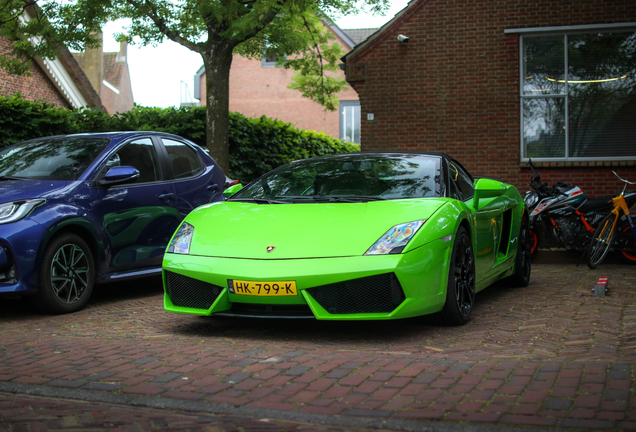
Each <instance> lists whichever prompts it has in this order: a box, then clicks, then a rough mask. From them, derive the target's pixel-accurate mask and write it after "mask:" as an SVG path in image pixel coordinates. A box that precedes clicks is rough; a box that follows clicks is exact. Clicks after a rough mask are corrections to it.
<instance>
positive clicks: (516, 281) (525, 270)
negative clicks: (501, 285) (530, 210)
mask: <svg viewBox="0 0 636 432" xmlns="http://www.w3.org/2000/svg"><path fill="white" fill-rule="evenodd" d="M533 234H534V233H533V232H532V231H530V228H529V227H528V219H527V218H526V217H524V218H523V219H521V227H520V228H519V246H517V257H516V259H515V274H514V275H512V276H510V277H509V281H510V283H511V284H512V285H513V286H516V287H520V288H523V287H527V286H528V284H529V283H530V273H531V271H532V245H533V241H532V235H533ZM534 238H535V240H536V236H535V237H534ZM535 245H536V243H535Z"/></svg>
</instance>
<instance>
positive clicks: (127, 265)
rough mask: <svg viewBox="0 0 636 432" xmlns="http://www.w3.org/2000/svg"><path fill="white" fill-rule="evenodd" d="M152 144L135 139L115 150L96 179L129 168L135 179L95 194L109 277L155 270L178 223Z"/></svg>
mask: <svg viewBox="0 0 636 432" xmlns="http://www.w3.org/2000/svg"><path fill="white" fill-rule="evenodd" d="M158 154H159V152H158V149H157V146H156V144H155V143H153V140H152V139H151V138H138V139H135V140H133V141H132V142H129V143H126V144H124V145H123V146H121V147H119V148H118V149H116V151H115V152H114V153H113V154H111V155H110V156H109V157H108V160H107V162H106V164H105V166H104V167H103V168H102V169H101V171H100V173H99V174H98V178H99V177H100V176H103V175H104V174H105V173H106V172H107V171H108V169H110V168H111V167H113V166H132V167H134V168H136V169H137V170H139V177H138V178H136V179H133V180H132V181H130V182H127V183H125V184H117V185H114V186H111V187H108V188H103V189H100V193H101V200H100V201H99V202H98V203H97V204H96V206H99V211H100V213H101V215H102V217H103V226H104V230H105V232H106V238H107V239H108V242H109V244H108V245H105V246H106V247H105V250H106V259H107V261H108V267H109V268H108V271H109V272H120V271H130V270H136V269H143V268H148V267H160V266H161V261H162V258H163V254H164V251H165V248H166V246H167V244H168V241H170V238H171V237H172V234H173V233H174V231H175V230H176V228H177V226H178V225H179V223H180V222H181V220H182V216H181V214H180V212H179V211H178V210H177V207H176V195H175V191H174V188H173V185H172V183H171V182H170V181H169V180H167V179H166V177H167V176H166V175H165V173H164V172H163V171H162V169H161V163H160V161H159V158H158Z"/></svg>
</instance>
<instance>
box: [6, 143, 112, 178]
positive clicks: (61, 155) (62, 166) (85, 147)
mask: <svg viewBox="0 0 636 432" xmlns="http://www.w3.org/2000/svg"><path fill="white" fill-rule="evenodd" d="M108 143H109V140H108V139H106V138H90V137H56V138H42V139H37V140H32V141H26V142H23V143H20V144H18V145H15V146H12V147H9V148H6V149H3V150H2V151H0V177H4V178H24V179H34V180H66V181H70V180H77V179H78V178H79V176H80V175H82V173H83V172H84V171H85V170H86V168H88V166H89V165H90V164H91V162H93V160H95V158H96V157H97V156H98V155H99V154H100V153H101V152H102V151H103V150H104V149H105V148H106V146H107V145H108Z"/></svg>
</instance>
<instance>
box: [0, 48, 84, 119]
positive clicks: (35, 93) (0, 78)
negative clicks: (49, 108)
mask: <svg viewBox="0 0 636 432" xmlns="http://www.w3.org/2000/svg"><path fill="white" fill-rule="evenodd" d="M11 44H12V42H11V41H10V40H9V39H4V38H0V53H2V54H5V53H8V52H9V51H11ZM29 72H30V74H31V76H29V77H24V76H15V75H9V74H7V73H6V72H5V71H4V70H3V69H0V96H13V95H14V94H16V93H18V92H19V93H20V94H21V95H22V98H23V99H25V100H30V101H40V100H43V101H44V102H47V103H51V104H54V105H55V106H58V107H62V108H71V105H70V104H69V102H68V101H67V100H66V99H65V98H64V96H63V95H62V93H60V91H59V90H58V89H57V88H56V87H55V86H54V85H53V83H52V82H51V80H50V78H49V77H48V76H47V75H46V74H45V73H44V71H43V70H42V68H41V67H40V66H39V65H38V64H37V63H36V62H35V61H33V62H32V65H31V70H30V71H29Z"/></svg>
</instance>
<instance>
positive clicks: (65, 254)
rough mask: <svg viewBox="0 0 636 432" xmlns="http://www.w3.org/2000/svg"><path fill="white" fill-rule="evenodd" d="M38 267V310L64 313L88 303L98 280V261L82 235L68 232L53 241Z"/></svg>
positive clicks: (36, 303) (36, 304)
mask: <svg viewBox="0 0 636 432" xmlns="http://www.w3.org/2000/svg"><path fill="white" fill-rule="evenodd" d="M39 270H40V272H39V278H38V291H37V293H36V295H35V296H34V298H33V303H34V304H35V306H36V307H37V308H38V309H40V310H41V311H43V312H47V313H54V314H64V313H71V312H76V311H78V310H80V309H82V308H83V307H84V306H85V305H86V302H87V301H88V299H89V297H90V296H91V293H92V292H93V285H94V283H95V264H94V262H93V254H92V253H91V250H90V248H89V247H88V245H87V244H86V242H85V241H84V240H82V238H81V237H79V236H77V235H75V234H71V233H66V234H62V235H60V236H58V237H55V238H54V239H53V240H51V242H50V243H49V244H48V245H47V247H46V249H45V250H44V254H43V255H42V261H41V262H40V269H39Z"/></svg>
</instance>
